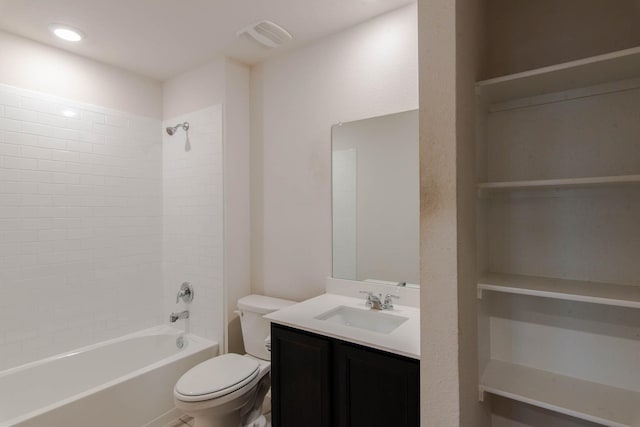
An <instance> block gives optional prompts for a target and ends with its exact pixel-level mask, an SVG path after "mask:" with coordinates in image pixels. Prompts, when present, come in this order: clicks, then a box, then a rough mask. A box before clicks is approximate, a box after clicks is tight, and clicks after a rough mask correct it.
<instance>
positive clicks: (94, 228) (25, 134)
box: [0, 85, 223, 370]
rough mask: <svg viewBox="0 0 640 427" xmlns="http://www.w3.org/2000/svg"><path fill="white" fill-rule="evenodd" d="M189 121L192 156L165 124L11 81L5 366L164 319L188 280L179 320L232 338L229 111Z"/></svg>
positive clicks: (5, 147)
mask: <svg viewBox="0 0 640 427" xmlns="http://www.w3.org/2000/svg"><path fill="white" fill-rule="evenodd" d="M65 111H73V112H75V113H76V115H75V116H74V117H67V116H65ZM185 120H186V121H189V122H190V123H191V126H192V128H191V129H190V131H189V137H190V142H191V151H189V152H185V149H184V147H185V145H184V142H185V134H184V132H182V131H180V132H178V133H177V134H176V135H174V136H173V137H169V136H168V135H167V134H166V133H165V132H164V131H162V130H161V128H162V127H164V124H163V123H161V122H160V120H156V119H149V118H144V117H139V116H134V115H130V114H125V113H122V112H118V111H113V110H109V109H106V108H102V107H98V106H93V105H88V104H83V103H77V102H73V101H69V100H66V99H63V98H58V97H53V96H49V95H46V94H42V93H37V92H32V91H28V90H23V89H20V88H15V87H11V86H4V85H0V370H3V369H7V368H10V367H13V366H17V365H20V364H23V363H27V362H30V361H33V360H37V359H41V358H43V357H47V356H50V355H54V354H58V353H62V352H65V351H69V350H72V349H75V348H78V347H81V346H84V345H88V344H91V343H95V342H99V341H103V340H105V339H109V338H113V337H117V336H120V335H122V334H125V333H128V332H132V331H136V330H139V329H143V328H147V327H149V326H153V325H157V324H161V323H166V322H167V319H168V313H169V311H175V310H182V309H183V308H184V307H183V303H181V304H180V305H176V304H175V294H176V292H177V290H178V287H179V285H180V283H181V282H182V281H183V280H189V281H191V282H192V283H193V284H194V288H195V292H196V299H195V300H194V302H193V303H192V304H191V305H190V307H189V309H190V310H191V312H192V316H191V319H190V320H189V321H188V323H186V324H185V323H184V322H185V321H182V320H181V321H178V323H176V325H175V326H177V327H184V326H186V325H190V330H191V331H192V332H195V333H197V334H199V335H202V336H205V337H207V338H213V339H218V340H220V341H221V337H222V330H223V312H222V308H221V307H222V305H223V304H222V301H223V290H222V108H221V106H214V107H211V108H207V109H204V110H201V111H198V112H195V113H191V114H187V115H185V116H181V117H179V118H176V119H175V122H176V123H177V122H178V121H185ZM173 121H174V120H173V119H172V120H170V121H168V122H167V123H171V125H174V124H175V123H173ZM163 250H164V257H163ZM163 261H164V266H163ZM163 273H164V277H163ZM212 325H214V327H212Z"/></svg>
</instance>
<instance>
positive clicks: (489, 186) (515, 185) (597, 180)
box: [478, 175, 640, 191]
mask: <svg viewBox="0 0 640 427" xmlns="http://www.w3.org/2000/svg"><path fill="white" fill-rule="evenodd" d="M630 184H632V185H633V184H640V175H620V176H596V177H586V178H565V179H538V180H529V181H504V182H483V183H481V184H478V189H479V190H481V191H510V190H527V189H531V190H535V189H561V188H581V187H602V186H612V185H630Z"/></svg>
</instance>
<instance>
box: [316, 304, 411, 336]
mask: <svg viewBox="0 0 640 427" xmlns="http://www.w3.org/2000/svg"><path fill="white" fill-rule="evenodd" d="M315 318H316V319H318V320H326V321H327V322H332V323H337V324H339V325H345V326H351V327H352V328H360V329H366V330H368V331H373V332H378V333H381V334H388V333H391V332H393V331H394V330H395V329H396V328H397V327H398V326H400V325H402V324H403V323H404V322H406V321H407V320H408V319H409V318H408V317H403V316H397V315H395V314H389V313H385V312H381V311H378V310H369V309H367V310H363V309H360V308H353V307H347V306H344V305H341V306H338V307H336V308H334V309H331V310H329V311H327V312H325V313H322V314H320V315H318V316H316V317H315Z"/></svg>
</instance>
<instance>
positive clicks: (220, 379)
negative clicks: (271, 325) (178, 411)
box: [174, 353, 260, 402]
mask: <svg viewBox="0 0 640 427" xmlns="http://www.w3.org/2000/svg"><path fill="white" fill-rule="evenodd" d="M259 373H260V363H259V362H258V361H257V360H255V359H252V358H249V357H244V356H241V355H239V354H235V353H228V354H223V355H221V356H218V357H214V358H212V359H209V360H206V361H204V362H202V363H200V364H199V365H196V366H195V367H193V368H191V369H190V370H189V371H187V372H186V373H185V374H184V375H183V376H182V377H181V378H180V379H179V380H178V382H177V383H176V386H175V388H174V395H175V396H176V398H177V399H179V400H182V401H184V402H200V401H204V400H210V399H215V398H218V397H221V396H225V395H227V394H230V393H233V392H234V391H236V390H239V389H241V388H242V387H244V386H245V385H247V384H249V383H250V382H252V381H253V380H254V379H255V378H256V377H257V376H258V374H259Z"/></svg>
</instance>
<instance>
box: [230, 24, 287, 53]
mask: <svg viewBox="0 0 640 427" xmlns="http://www.w3.org/2000/svg"><path fill="white" fill-rule="evenodd" d="M243 34H247V35H249V36H250V37H251V38H253V39H254V40H255V41H257V42H258V43H260V44H262V45H264V46H267V47H271V48H274V47H278V46H282V45H283V44H285V43H287V42H289V41H291V40H292V39H293V37H292V36H291V34H289V32H288V31H287V30H285V29H284V28H282V27H281V26H280V25H278V24H276V23H273V22H271V21H260V22H256V23H255V24H251V25H249V26H248V27H246V28H243V29H242V30H240V31H238V32H237V33H236V35H237V36H238V37H240V36H242V35H243Z"/></svg>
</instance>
